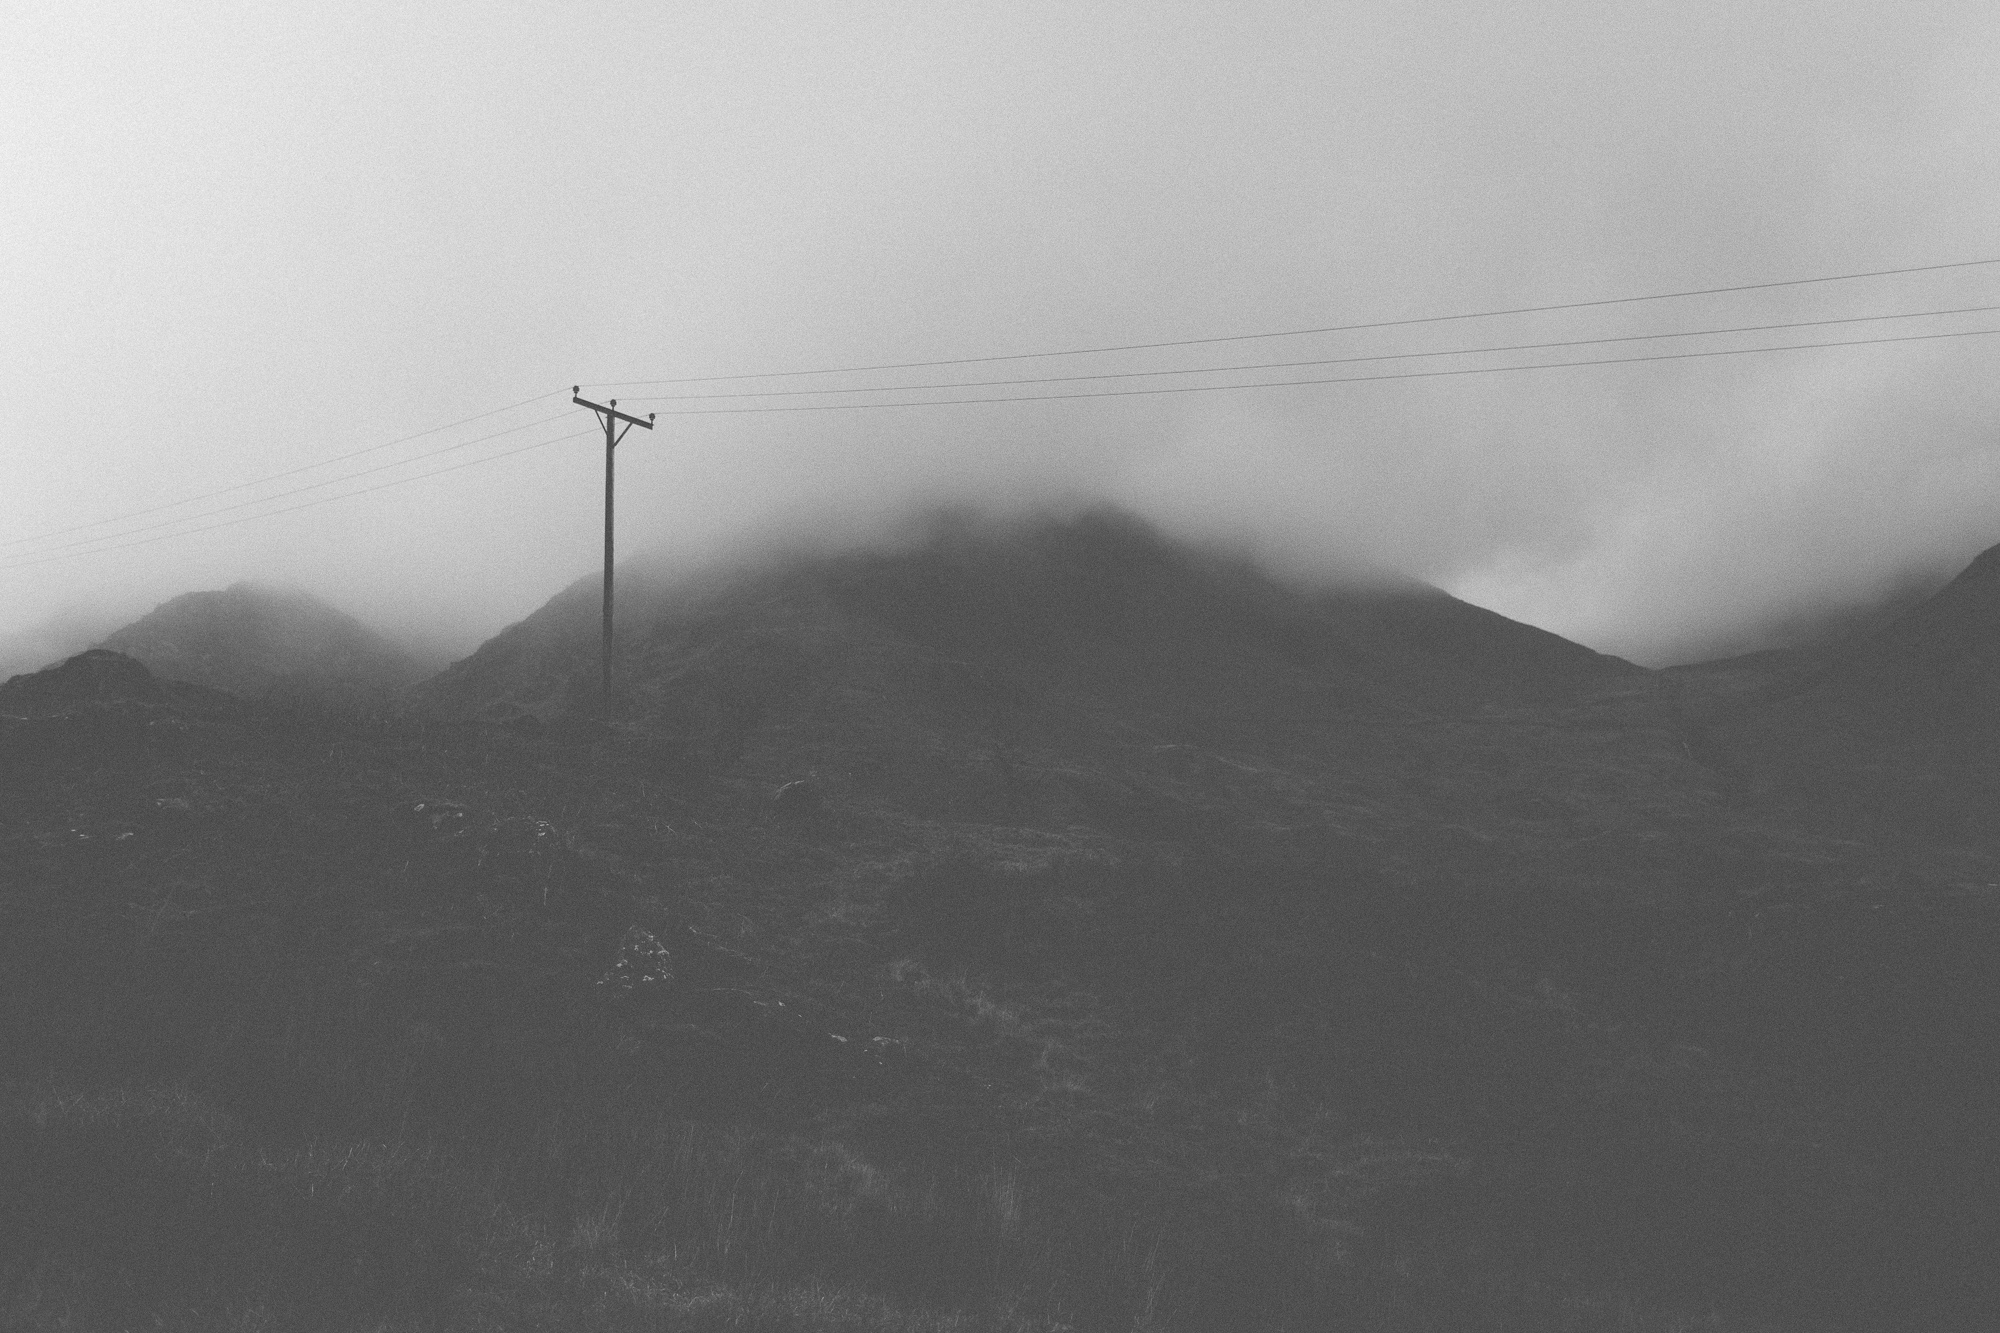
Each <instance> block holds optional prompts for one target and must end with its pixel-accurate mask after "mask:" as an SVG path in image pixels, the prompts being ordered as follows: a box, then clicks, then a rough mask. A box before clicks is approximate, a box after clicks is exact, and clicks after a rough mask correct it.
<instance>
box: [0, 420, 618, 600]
mask: <svg viewBox="0 0 2000 1333" xmlns="http://www.w3.org/2000/svg"><path fill="white" fill-rule="evenodd" d="M544 396H545V397H546V396H547V395H544ZM595 434H597V431H596V430H595V429H591V430H579V431H572V432H571V433H570V434H568V435H558V436H557V437H556V438H554V439H553V440H542V441H540V442H538V443H535V444H524V445H522V446H521V447H520V448H518V449H508V450H506V451H505V452H502V453H497V454H488V455H487V456H485V457H484V458H471V459H467V460H466V461H465V462H463V463H453V464H452V465H451V466H450V467H441V468H437V469H434V470H433V471H430V472H420V473H418V474H417V475H416V476H414V477H398V478H396V479H395V480H394V481H385V482H381V483H379V484H377V485H374V486H364V487H362V488H361V489H360V490H358V491H345V492H342V493H341V494H339V495H322V496H321V497H320V498H319V499H317V500H308V501H306V502H305V503H304V504H295V505H289V506H287V507H286V508H283V509H272V510H267V511H265V512H264V513H261V514H244V515H242V516H241V517H239V518H228V519H224V520H223V521H222V522H220V523H210V524H207V525H205V526H203V527H199V528H182V529H181V530H179V531H178V532H163V533H160V534H159V535H158V536H155V537H141V538H140V539H139V540H138V541H135V542H120V543H119V544H117V545H115V546H97V547H93V548H92V549H91V550H88V551H70V552H68V553H67V554H63V555H44V556H39V557H38V558H36V559H32V560H15V561H12V562H9V563H6V564H0V570H9V569H26V568H28V567H29V566H31V565H46V564H49V563H51V562H53V561H57V560H76V559H79V558H81V557H83V556H87V555H104V554H107V553H109V552H111V551H124V550H129V549H130V548H132V547H134V546H150V545H152V544H153V543H154V542H163V541H167V540H170V539H171V538H174V537H192V536H193V535H194V534H196V533H198V532H214V531H215V530H216V529H217V528H233V527H235V526H236V525H237V524H239V523H249V522H251V521H253V520H255V519H260V518H275V517H277V516H278V515H279V514H294V513H297V512H298V511H299V510H301V509H311V508H313V507H314V506H316V505H323V504H332V503H333V502H334V501H336V500H351V499H353V498H354V497H355V496H357V495H370V494H373V493H374V492H376V491H386V490H388V489H389V488H390V487H392V486H406V485H408V484H409V483H410V482H413V481H422V480H424V479H425V478H426V477H442V476H443V475H444V474H445V473H447V472H459V471H463V470H464V469H466V468H469V467H478V466H480V465H481V464H483V463H497V462H499V461H500V460H501V459H503V458H512V457H513V456H514V455H516V454H525V453H528V452H530V451H532V450H535V449H546V448H548V447H549V446H550V445H552V444H562V443H564V442H565V441H568V440H580V439H582V438H583V437H584V436H586V435H595ZM356 475H359V474H356ZM272 498H277V497H272ZM215 512H217V513H220V512H221V511H220V510H217V511H215ZM197 517H205V516H197ZM120 535H121V536H122V535H127V534H120ZM99 540H102V541H112V540H114V539H113V538H110V537H105V538H100V539H99Z"/></svg>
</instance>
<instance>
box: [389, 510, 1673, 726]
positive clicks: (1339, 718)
mask: <svg viewBox="0 0 2000 1333" xmlns="http://www.w3.org/2000/svg"><path fill="white" fill-rule="evenodd" d="M620 589H621V602H620V608H619V617H620V619H619V627H620V633H619V640H618V645H619V646H618V658H617V662H616V670H617V676H618V681H619V685H618V689H619V693H620V715H621V718H622V720H624V721H625V722H628V723H631V724H634V725H638V726H641V727H644V728H647V729H650V730H653V731H655V732H657V733H659V734H662V735H666V736H670V737H675V738H678V739H679V740H680V741H681V742H683V743H684V744H686V745H689V746H691V747H694V748H696V749H701V750H705V751H708V752H711V753H722V752H726V754H725V755H724V757H726V756H727V755H733V754H737V753H741V751H742V749H743V747H744V746H746V745H755V744H758V743H760V742H769V743H774V744H782V745H785V746H790V747H794V748H795V749H798V750H799V752H800V753H801V754H813V755H816V756H817V757H818V758H821V759H825V760H828V761H832V760H833V759H834V758H835V757H836V756H837V755H838V754H847V755H848V756H849V757H852V755H853V754H855V753H859V752H861V751H866V750H869V749H881V748H883V747H887V748H889V749H891V750H896V749H908V748H911V747H915V748H916V749H932V750H934V749H936V748H937V742H938V740H939V734H938V733H940V731H951V732H955V733H959V732H963V733H976V734H977V735H976V736H971V735H967V736H961V737H960V738H959V739H960V741H962V742H964V743H966V744H977V745H982V746H989V747H990V745H991V744H993V743H995V742H996V741H997V742H999V743H1002V744H1007V743H1015V744H1019V743H1026V742H1027V741H1029V740H1030V739H1031V738H1033V737H1035V736H1038V735H1039V736H1041V737H1042V738H1043V739H1048V738H1050V737H1051V736H1052V735H1053V734H1055V733H1057V732H1074V731H1075V730H1076V729H1077V728H1078V727H1079V726H1082V725H1084V724H1085V723H1086V722H1089V721H1090V720H1092V719H1095V720H1097V721H1098V722H1102V723H1104V724H1105V725H1114V726H1116V727H1119V728H1124V729H1126V730H1131V729H1133V728H1137V729H1139V730H1141V731H1145V732H1148V733H1149V734H1155V735H1157V737H1158V738H1159V739H1161V740H1163V741H1169V740H1171V741H1181V742H1194V743H1200V744H1205V745H1220V746H1224V747H1231V746H1234V747H1238V748H1242V747H1248V748H1251V749H1255V750H1260V751H1267V750H1311V749H1314V748H1316V747H1318V746H1319V745H1321V744H1322V743H1323V742H1324V740H1325V733H1326V732H1327V729H1328V728H1329V727H1332V728H1334V729H1336V730H1337V729H1338V728H1339V727H1340V726H1342V725H1344V724H1346V723H1348V722H1351V721H1353V720H1355V719H1357V718H1362V717H1383V716H1396V717H1413V716H1437V715H1451V714H1459V713H1466V712H1470V711H1475V710H1478V709H1481V708H1491V707H1514V706H1521V705H1525V704H1530V703H1538V702H1554V701H1559V700H1562V699H1565V698H1569V697H1572V696H1575V695H1577V694H1579V693H1581V692H1586V691H1588V690H1589V689H1591V688H1592V687H1595V686H1599V685H1604V684H1607V683H1612V682H1616V681H1619V680H1622V679H1626V678H1630V677H1638V676H1643V675H1644V673H1643V672H1641V671H1640V669H1639V668H1637V667H1634V666H1632V665H1630V664H1629V663H1626V662H1623V661H1621V660H1619V659H1616V658H1611V657H1606V656H1603V655H1601V654H1598V653H1595V652H1592V651H1591V650H1589V649H1587V648H1584V647H1581V646H1580V645H1577V644H1574V643H1571V642H1569V641H1567V640H1565V639H1562V638H1559V637H1558V636H1556V635H1553V634H1549V633H1547V632H1545V631H1542V630H1538V629H1534V628H1532V627H1530V626H1527V625H1522V624H1519V623H1517V622H1514V621H1511V620H1508V619H1507V618H1505V617H1504V616H1500V615H1496V614H1494V613H1493V612H1490V611H1485V610H1482V609H1480V608H1478V607H1475V606H1471V605H1469V604H1467V603H1465V602H1461V601H1459V600H1457V599H1456V598H1453V597H1451V596H1449V595H1447V594H1445V593H1443V592H1440V591H1438V590H1437V589H1435V588H1431V587H1429V586H1427V585H1423V584H1419V583H1415V582H1403V583H1400V584H1392V585H1386V586H1372V587H1365V588H1354V589H1346V590H1339V591H1321V592H1312V591H1306V590H1302V589H1298V588H1294V587H1290V586H1287V585H1285V584H1283V583H1281V582H1279V581H1277V580H1276V579H1274V578H1272V577H1271V576H1269V575H1267V574H1265V573H1263V572H1262V571H1260V570H1259V569H1257V568H1256V567H1254V566H1253V565H1251V564H1249V563H1247V562H1245V561H1241V560H1236V559H1231V558H1227V557H1223V556H1218V555H1215V554H1212V553H1207V552H1202V551H1197V550H1194V549H1191V548H1188V547H1185V546H1181V545H1178V544H1176V543H1173V542H1171V541H1169V540H1167V539H1166V538H1164V537H1162V536H1161V535H1160V534H1158V533H1157V532H1155V531H1153V530H1152V529H1150V528H1148V527H1147V526H1145V525H1144V524H1142V523H1141V522H1139V521H1138V520H1136V519H1133V518H1130V517H1129V516H1126V515H1123V514H1119V513H1116V512H1112V511H1102V510H1100V511H1094V512H1090V513H1086V514H1084V515H1082V516H1080V517H1075V518H1070V519H1060V520H1058V519H1048V520H1043V521H1040V522H1037V523H1033V524H1028V525H1023V526H1016V527H1013V528H992V527H984V526H979V525H976V524H974V523H971V522H967V521H957V520H950V519H945V520H940V521H938V522H937V523H936V524H934V525H933V527H932V529H931V531H930V534H929V536H928V537H927V539H925V540H923V541H921V542H919V543H917V544H915V545H913V546H911V547H908V548H906V549H902V550H898V551H892V552H850V553H846V554H841V555H836V556H830V557H819V558H811V559H808V558H803V557H801V558H794V559H790V560H782V561H777V562H773V563H769V564H766V565H763V566H761V567H756V568H751V569H743V570H738V571H736V572H734V573H730V574H712V575H710V576H708V577H706V578H703V579H698V580H696V579H684V580H681V581H678V582H673V581H662V580H659V579H658V578H656V577H655V578H651V579H648V578H643V577H642V578H628V579H625V580H623V581H622V582H621V584H620ZM598 597H599V584H598V581H597V580H596V579H595V578H589V579H584V580H581V581H579V582H578V583H576V584H575V585H573V586H572V587H570V588H569V589H567V590H566V591H565V592H563V593H561V594H559V595H558V596H557V597H555V598H554V599H552V600H551V601H550V602H549V603H548V604H547V605H546V606H544V607H543V608H542V609H541V610H540V611H537V612H536V613H535V614H534V615H532V616H530V617H528V618H527V619H526V620H524V621H522V622H520V623H519V624H517V625H514V626H512V627H511V628H509V629H507V630H505V631H503V632H502V633H501V634H499V635H497V636H495V637H494V638H493V639H492V640H490V641H489V642H488V643H486V644H485V645H484V646H482V647H481V648H480V649H479V651H478V652H476V653H474V654H473V655H472V656H471V657H469V658H467V659H465V660H464V661H462V662H459V663H457V664H455V665H454V666H452V667H451V668H450V669H449V670H447V671H445V672H444V673H442V674H441V675H440V676H438V677H437V678H435V679H434V680H432V681H430V682H427V683H426V685H425V686H424V687H423V688H422V690H420V691H419V698H420V700H421V701H422V702H423V704H425V705H426V706H428V707H430V708H432V709H434V710H437V711H441V712H445V713H448V714H456V715H459V716H483V717H487V718H504V717H508V716H520V715H523V714H531V715H533V716H535V717H536V718H539V719H541V720H543V721H553V720H556V719H557V718H560V717H563V716H565V715H576V714H588V713H590V712H593V711H595V709H596V707H597V702H596V692H597V688H598V685H597V681H598V676H597V672H598V651H599V646H598V623H599V622H598V614H599V610H598V608H599V601H598Z"/></svg>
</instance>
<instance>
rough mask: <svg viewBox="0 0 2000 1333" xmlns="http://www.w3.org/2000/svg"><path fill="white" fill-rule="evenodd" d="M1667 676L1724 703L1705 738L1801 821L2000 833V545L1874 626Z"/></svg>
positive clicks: (1967, 836) (1966, 837)
mask: <svg viewBox="0 0 2000 1333" xmlns="http://www.w3.org/2000/svg"><path fill="white" fill-rule="evenodd" d="M1669 674H1670V675H1676V676H1679V677H1680V678H1681V679H1683V680H1684V681H1686V682H1687V683H1688V684H1689V685H1691V686H1692V687H1694V688H1695V690H1696V691H1697V692H1698V693H1706V694H1708V695H1709V696H1710V697H1711V699H1712V700H1714V701H1719V703H1718V704H1717V705H1716V706H1711V707H1710V708H1708V709H1706V710H1704V717H1703V721H1702V725H1701V728H1700V730H1701V734H1702V737H1703V740H1704V743H1705V744H1706V745H1708V746H1709V747H1710V749H1711V750H1712V752H1713V754H1714V755H1715V756H1716V757H1717V758H1718V759H1719V760H1720V762H1722V763H1723V764H1724V765H1725V767H1728V768H1730V769H1731V770H1733V771H1735V772H1736V773H1738V774H1739V775H1740V777H1741V778H1742V780H1744V781H1748V782H1752V783H1754V784H1756V785H1757V787H1758V788H1759V789H1760V790H1763V791H1765V792H1766V793H1768V794H1769V796H1770V797H1771V798H1772V799H1773V800H1776V801H1779V802H1780V803H1782V804H1785V805H1786V806H1787V807H1788V808H1789V809H1790V810H1791V812H1792V815H1793V817H1795V818H1799V819H1802V820H1807V821H1809V822H1817V823H1820V824H1822V825H1825V826H1829V827H1831V826H1846V827H1849V828H1853V829H1862V830H1874V831H1876V832H1877V833H1879V834H1881V835H1885V836H1902V837H1909V836H1919V837H1925V838H1938V837H1942V838H1947V839H1950V840H1954V841H1972V842H1984V843H1989V844H1990V843H1993V842H1995V841H1996V840H2000V821H1996V820H1995V819H1994V817H1993V811H1994V809H1995V808H1996V804H1997V803H2000V546H1996V547H1994V548H1992V549H1990V550H1987V551H1986V552H1984V553H1983V554H1981V555H1980V556H1979V557H1978V558H1976V559H1975V560H1973V561H1972V562H1971V563H1970V564H1969V565H1967V566H1966V568H1965V569H1964V570H1962V571H1961V572H1960V573H1959V574H1958V575H1957V577H1955V578H1953V579H1952V580H1951V581H1950V582H1949V583H1948V584H1946V585H1945V586H1944V587H1943V588H1941V589H1939V590H1938V591H1937V592H1935V593H1934V594H1933V595H1931V596H1930V597H1928V598H1925V599H1924V600H1922V601H1920V602H1918V603H1917V604H1915V605H1913V606H1910V607H1908V608H1907V609H1905V610H1904V611H1902V613H1901V614H1899V615H1896V616H1894V617H1893V618H1890V619H1888V620H1887V621H1886V623H1882V624H1879V625H1877V626H1876V627H1874V628H1873V629H1871V630H1869V631H1868V632H1865V633H1861V634H1856V635H1854V636H1851V637H1849V638H1845V639H1842V640H1839V641H1837V642H1835V643H1832V644H1829V645H1825V646H1823V647H1821V648H1819V649H1816V650H1814V651H1811V652H1777V653H1763V654H1755V655H1753V656H1751V657H1746V658H1739V659H1734V660H1731V661H1725V662H1716V663H1708V664H1703V665H1699V666H1695V667H1689V668H1676V669H1675V671H1674V672H1672V673H1669Z"/></svg>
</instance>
